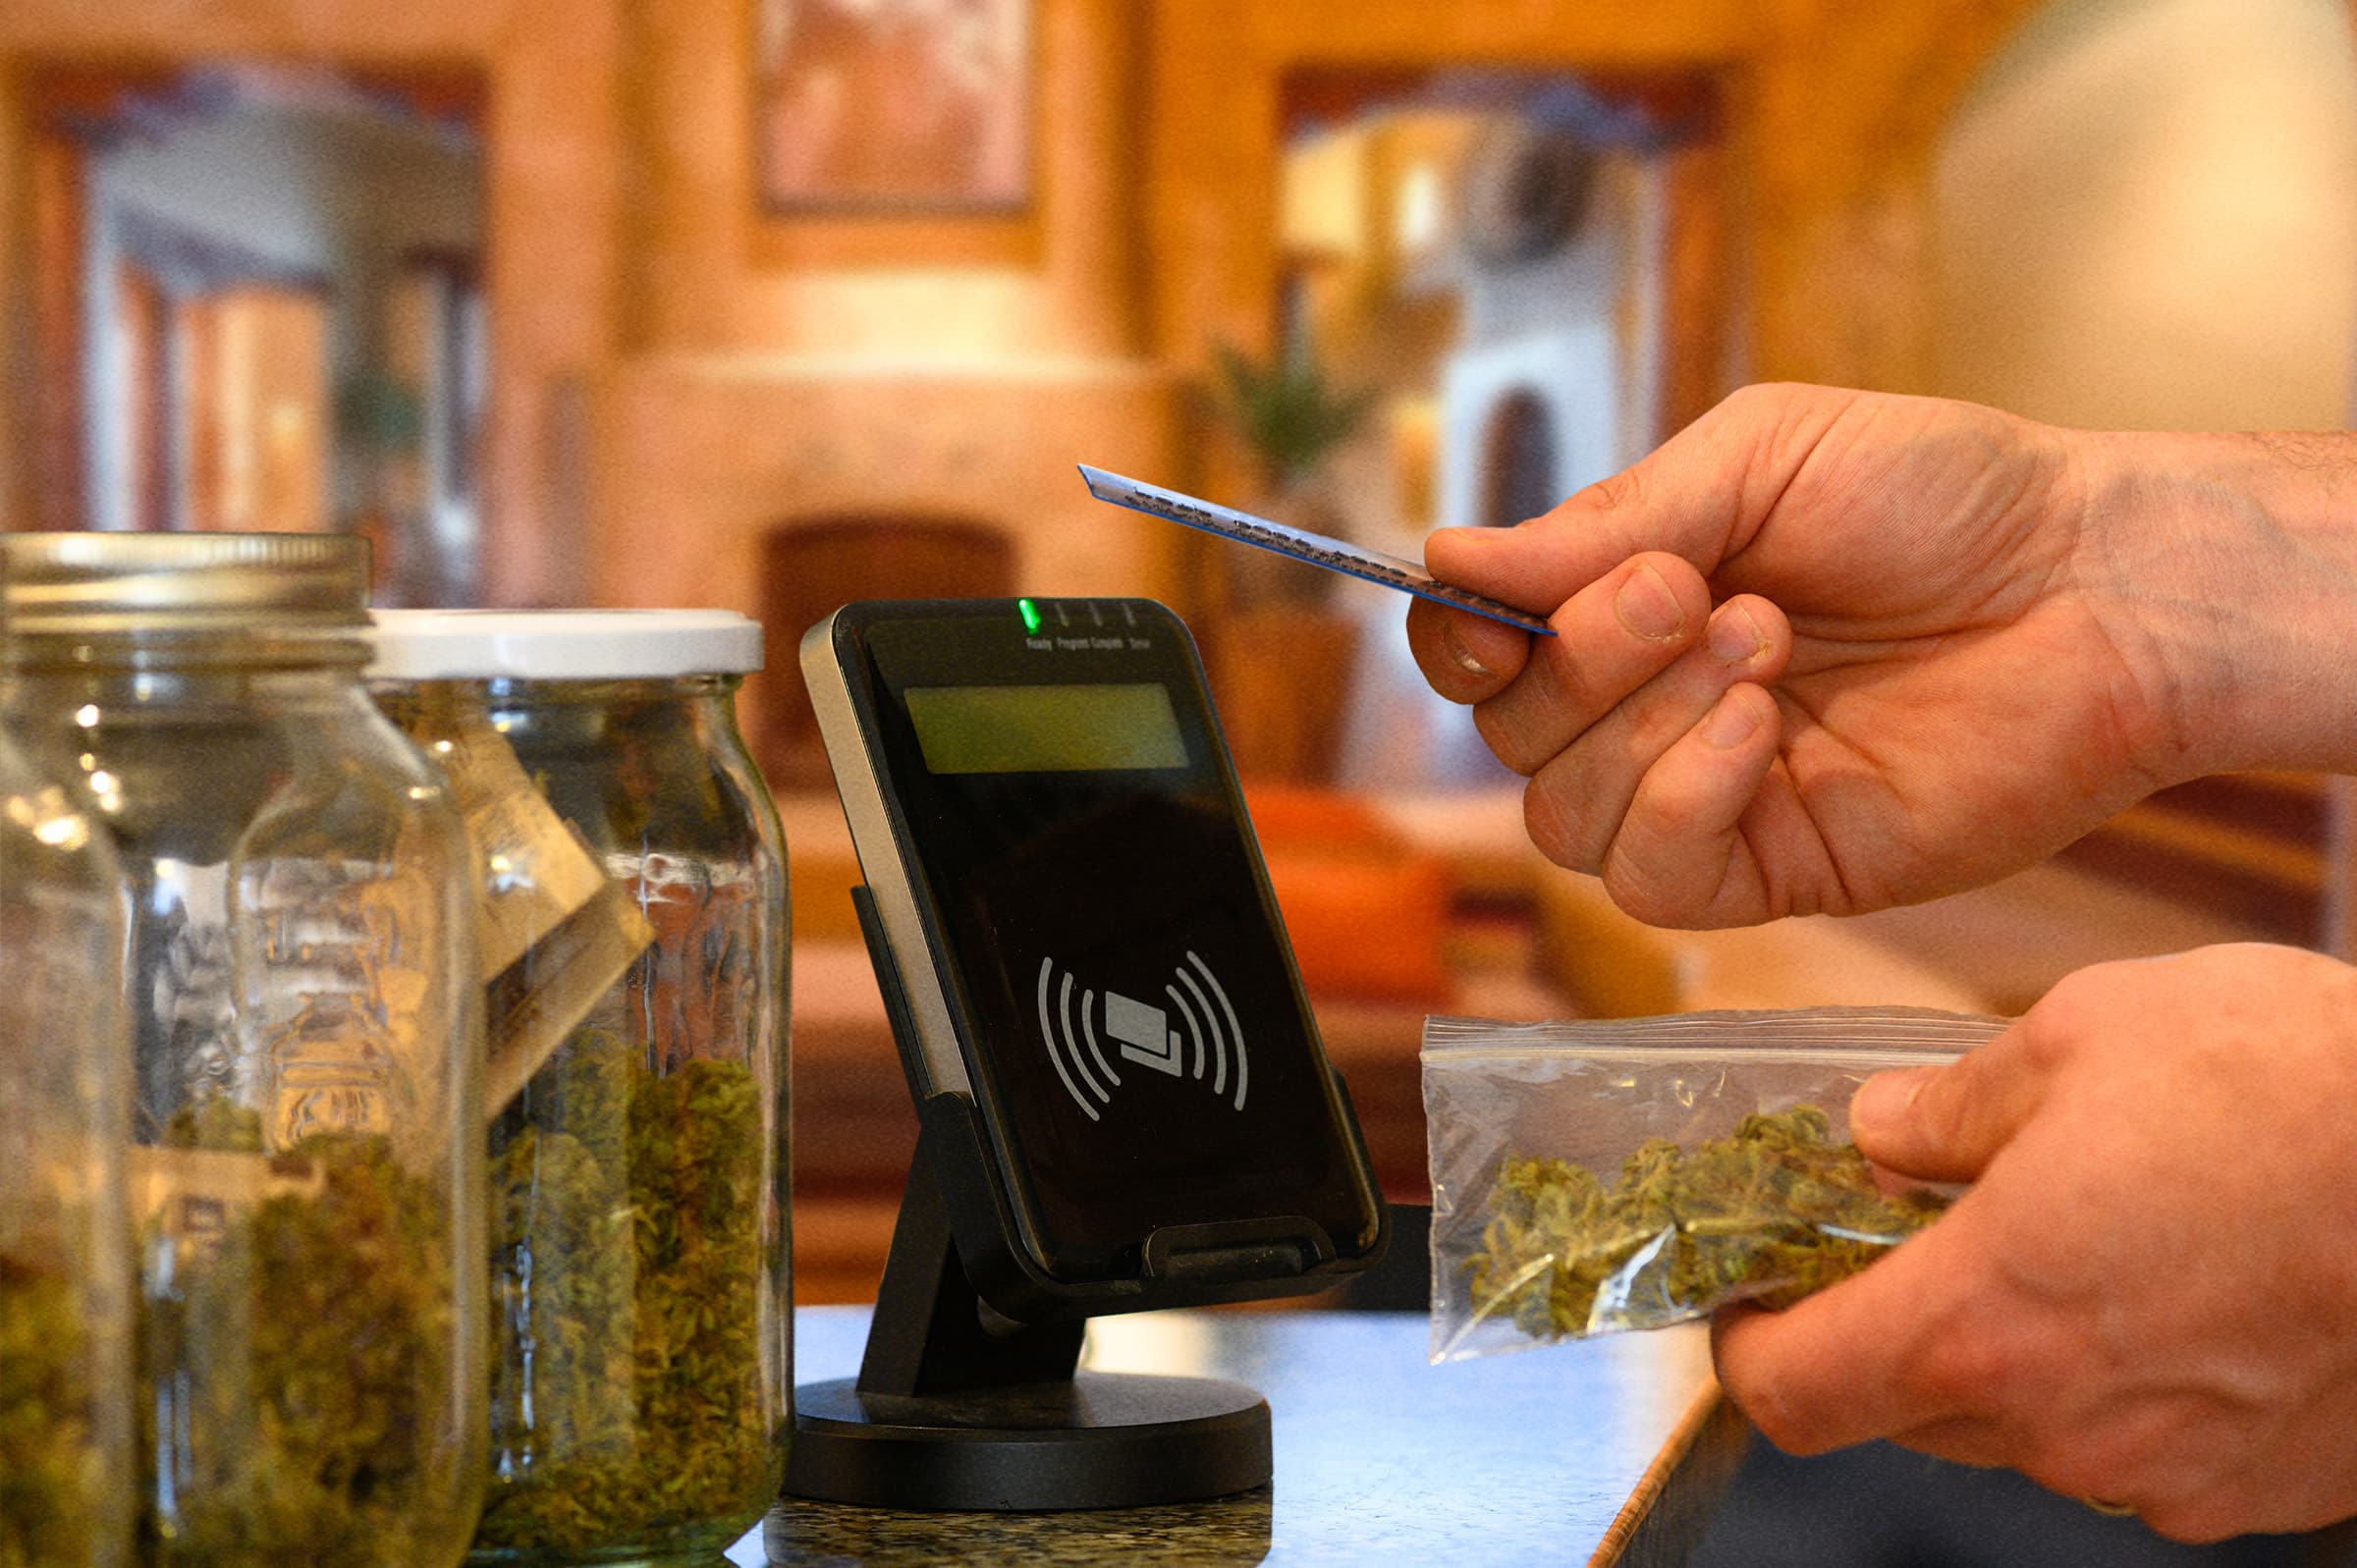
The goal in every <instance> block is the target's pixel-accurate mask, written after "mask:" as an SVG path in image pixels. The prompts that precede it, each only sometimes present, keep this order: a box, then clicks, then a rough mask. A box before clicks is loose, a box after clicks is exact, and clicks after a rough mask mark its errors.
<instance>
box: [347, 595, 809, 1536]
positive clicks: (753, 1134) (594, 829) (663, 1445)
mask: <svg viewBox="0 0 2357 1568" xmlns="http://www.w3.org/2000/svg"><path fill="white" fill-rule="evenodd" d="M760 663H761V632H760V627H759V626H758V625H757V624H756V623H755V622H751V621H748V620H746V619H745V618H744V617H741V616H738V615H735V614H731V613H727V612H717V611H716V612H704V611H543V612H526V613H503V612H476V611H427V610H417V611H379V612H378V614H377V631H376V659H375V664H374V666H373V669H372V678H373V680H374V682H375V690H376V693H377V698H378V701H379V702H380V703H382V704H383V705H384V707H385V709H386V711H387V712H388V713H390V714H391V715H392V716H393V717H394V718H395V719H396V720H397V721H398V722H399V723H400V724H401V725H402V727H403V728H404V729H405V730H408V731H409V733H410V735H411V739H413V740H415V741H416V742H417V743H418V744H419V745H420V746H421V747H422V748H423V749H424V750H425V751H426V752H427V754H428V755H429V756H434V757H436V758H438V759H439V760H440V761H441V763H442V765H443V767H444V770H445V772H446V773H447V775H448V777H449V779H450V784H451V789H452V792H453V794H454V795H455V796H456V797H457V798H458V800H459V803H460V806H461V809H462V811H463V812H464V814H465V816H466V822H467V826H468V829H469V832H470V833H471V834H472V836H473V838H474V840H475V853H476V855H477V857H478V864H479V865H480V868H481V873H482V876H481V883H480V888H479V892H478V905H477V922H476V926H477V931H478V933H479V934H480V942H481V944H482V950H481V952H480V954H479V957H478V962H477V973H478V975H479V977H480V978H481V979H482V980H483V981H484V983H485V985H486V986H488V987H489V997H490V1002H489V1015H490V1037H491V1044H490V1048H489V1052H488V1058H489V1066H488V1070H487V1072H486V1085H487V1087H486V1103H487V1108H488V1111H489V1115H490V1149H489V1155H490V1162H491V1194H492V1196H491V1215H492V1220H491V1223H492V1235H491V1245H490V1259H491V1294H492V1302H491V1314H490V1319H489V1338H490V1343H491V1365H492V1375H491V1427H490V1435H491V1453H490V1482H489V1488H488V1490H487V1491H486V1493H485V1497H484V1507H483V1522H482V1527H481V1529H480V1531H479V1532H478V1534H477V1535H476V1538H475V1547H474V1556H475V1557H476V1558H477V1559H478V1560H481V1561H486V1562H584V1561H610V1560H617V1559H624V1558H639V1557H643V1556H649V1555H670V1554H676V1553H699V1552H717V1551H718V1550H719V1549H721V1548H723V1547H725V1546H727V1545H728V1544H729V1543H730V1542H732V1541H735V1540H737V1539H738V1538H739V1537H740V1536H741V1535H742V1534H743V1533H744V1531H745V1530H746V1529H747V1528H749V1527H750V1526H751V1525H752V1524H753V1523H754V1522H755V1521H756V1520H758V1519H759V1518H760V1516H761V1514H762V1513H763V1512H764V1511H765V1510H766V1509H767V1508H768V1507H769V1505H770V1504H771V1503H772V1502H773V1501H774V1500H775V1498H776V1495H777V1491H778V1487H779V1485H780V1483H781V1481H782V1480H783V1475H784V1466H785V1448H784V1443H785V1440H786V1437H787V1433H788V1431H789V1428H790V1426H791V1422H792V1404H791V1401H792V1383H793V1379H792V1366H791V1356H792V1346H791V1341H790V1334H791V1324H792V1319H791V1314H790V1311H789V1305H790V1295H789V1280H788V1269H789V1263H788V1257H789V1250H788V1237H787V1180H788V1161H787V1146H786V1126H787V1123H786V1104H785V1077H784V1071H785V1060H786V1048H787V1041H786V1029H787V950H786V933H787V917H786V882H785V872H786V867H785V847H784V841H783V835H782V833H781V831H780V828H779V825H778V818H777V812H776V808H775V807H774V806H773V805H772V803H771V801H770V797H769V791H768V789H767V787H766V786H765V785H764V784H763V783H762V781H761V778H760V776H759V774H758V773H757V772H756V771H755V770H754V768H753V766H752V763H751V761H750V759H749V757H748V756H747V755H746V751H745V747H744V743H743V740H742V738H741V736H740V734H739V731H738V728H737V720H736V709H735V700H736V691H737V687H738V684H739V682H740V679H741V677H742V676H744V675H745V674H747V673H749V672H751V671H753V670H756V669H758V668H759V667H760Z"/></svg>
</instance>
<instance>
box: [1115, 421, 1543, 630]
mask: <svg viewBox="0 0 2357 1568" xmlns="http://www.w3.org/2000/svg"><path fill="white" fill-rule="evenodd" d="M1079 467H1080V477H1081V478H1083V479H1085V480H1087V481H1088V493H1089V494H1090V495H1092V496H1095V497H1096V498H1097V499H1098V500H1099V501H1110V502H1112V503H1113V504H1114V505H1115V506H1117V507H1127V508H1129V509H1130V510H1131V511H1133V512H1144V513H1150V514H1153V515H1154V516H1157V517H1167V518H1169V519H1170V520H1171V521H1173V522H1182V523H1184V524H1186V526H1188V527H1189V528H1200V529H1202V530H1203V531H1204V532H1205V533H1216V534H1218V535H1219V536H1220V537H1221V538H1223V539H1236V540H1241V541H1242V542H1243V543H1245V544H1248V545H1256V546H1258V547H1259V548H1261V549H1263V550H1274V551H1276V552H1277V553H1278V554H1279V555H1281V556H1290V557H1292V558H1293V559H1294V560H1295V561H1305V562H1307V563H1308V564H1309V565H1311V566H1313V567H1323V568H1326V569H1327V570H1328V571H1340V572H1344V573H1346V574H1348V575H1350V576H1353V577H1362V578H1364V579H1365V580H1367V581H1368V582H1379V583H1382V584H1383V585H1384V586H1385V587H1387V588H1397V589H1398V590H1399V591H1400V592H1402V593H1412V594H1416V595H1419V596H1420V597H1422V598H1426V599H1431V600H1434V601H1436V602H1438V603H1440V604H1445V605H1448V606H1450V607H1452V608H1453V609H1457V610H1469V611H1471V612H1472V613H1473V614H1474V615H1477V616H1487V617H1489V618H1490V619H1491V620H1492V621H1503V622H1506V623H1507V625H1509V626H1520V627H1521V628H1522V629H1523V630H1524V631H1535V632H1537V633H1538V634H1539V635H1541V636H1543V637H1552V636H1554V635H1555V628H1554V627H1552V626H1550V625H1548V624H1547V622H1546V620H1545V618H1543V617H1540V616H1534V615H1532V614H1531V613H1530V612H1528V611H1527V610H1516V609H1515V608H1514V607H1513V606H1512V605H1505V604H1500V603H1499V602H1498V601H1497V600H1495V599H1490V598H1485V597H1483V596H1482V595H1480V594H1477V593H1475V592H1473V591H1472V590H1471V589H1469V588H1459V587H1457V586H1455V585H1454V584H1453V583H1447V582H1442V581H1440V580H1438V579H1437V578H1435V577H1434V576H1433V574H1432V573H1431V572H1429V571H1426V570H1425V569H1424V568H1422V567H1420V566H1418V565H1416V564H1415V563H1414V562H1412V561H1408V560H1405V559H1403V558H1401V557H1398V556H1387V555H1385V554H1384V553H1383V552H1382V551H1380V550H1368V549H1365V548H1363V547H1361V546H1358V545H1354V544H1351V543H1349V542H1348V541H1347V540H1343V539H1329V538H1328V537H1326V535H1324V534H1322V533H1311V532H1310V531H1309V530H1308V529H1307V528H1293V527H1288V526H1287V525H1286V524H1284V523H1282V522H1272V521H1270V520H1269V519H1268V518H1266V517H1255V516H1253V515H1252V514H1250V513H1248V512H1237V511H1234V510H1233V509H1232V508H1229V507H1222V506H1217V505H1215V504H1213V503H1212V502H1209V501H1200V500H1197V499H1196V498H1195V497H1193V496H1186V495H1180V494H1179V493H1178V491H1176V490H1165V489H1163V488H1162V486H1160V485H1150V484H1147V483H1145V482H1144V481H1142V480H1138V479H1124V478H1123V477H1122V476H1121V475H1120V474H1118V473H1107V472H1106V471H1105V470H1104V469H1102V468H1092V467H1090V466H1089V465H1088V464H1087V463H1085V462H1084V463H1081V464H1080V465H1079Z"/></svg>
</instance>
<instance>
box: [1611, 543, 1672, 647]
mask: <svg viewBox="0 0 2357 1568" xmlns="http://www.w3.org/2000/svg"><path fill="white" fill-rule="evenodd" d="M1613 610H1614V612H1615V614H1617V615H1618V616H1619V618H1620V624H1622V625H1624V626H1626V627H1627V628H1628V629H1629V630H1630V631H1632V632H1634V633H1635V634H1636V635H1638V636H1640V637H1642V638H1644V639H1645V640H1646V641H1647V642H1668V641H1669V640H1670V639H1671V638H1672V637H1674V636H1676V635H1677V634H1678V633H1679V632H1681V631H1683V630H1685V629H1686V612H1685V608H1684V607H1683V606H1681V605H1680V604H1679V603H1678V602H1677V595H1676V594H1674V593H1672V592H1671V591H1670V582H1669V579H1668V578H1666V577H1664V576H1663V575H1662V574H1661V572H1659V571H1657V570H1656V569H1654V568H1653V566H1652V564H1651V563H1648V564H1646V565H1645V566H1642V567H1639V568H1637V569H1636V570H1635V571H1633V572H1631V573H1630V574H1629V578H1628V580H1627V581H1626V582H1624V583H1622V584H1621V585H1620V592H1619V594H1618V596H1617V597H1616V598H1615V599H1614V600H1613Z"/></svg>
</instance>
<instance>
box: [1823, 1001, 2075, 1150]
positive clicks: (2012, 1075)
mask: <svg viewBox="0 0 2357 1568" xmlns="http://www.w3.org/2000/svg"><path fill="white" fill-rule="evenodd" d="M2014 1038H2015V1037H2014V1034H2013V1033H2012V1032H2008V1033H2006V1034H2003V1035H2000V1036H1999V1037H1998V1038H1997V1039H1995V1040H1993V1041H1991V1042H1990V1043H1989V1044H1987V1045H1985V1046H1983V1047H1981V1048H1980V1049H1979V1050H1977V1051H1974V1052H1972V1053H1970V1054H1967V1055H1965V1056H1963V1057H1960V1058H1959V1059H1957V1060H1955V1061H1953V1062H1949V1063H1947V1064H1946V1065H1944V1066H1938V1067H1907V1068H1902V1069H1899V1070H1897V1071H1894V1072H1884V1073H1877V1074H1876V1075H1875V1076H1874V1077H1872V1078H1869V1079H1867V1080H1866V1081H1865V1082H1864V1083H1863V1084H1860V1085H1859V1086H1858V1092H1857V1094H1856V1095H1855V1096H1853V1097H1852V1098H1851V1100H1850V1103H1849V1135H1850V1137H1851V1139H1852V1140H1853V1141H1855V1143H1856V1144H1857V1146H1858V1152H1859V1153H1861V1154H1863V1155H1864V1156H1865V1157H1866V1158H1867V1159H1869V1160H1871V1161H1873V1162H1875V1163H1876V1164H1878V1165H1881V1166H1882V1167H1883V1168H1884V1169H1886V1170H1891V1171H1895V1172H1896V1173H1898V1174H1899V1175H1902V1176H1913V1177H1915V1178H1917V1179H1918V1180H1922V1181H1970V1180H1972V1179H1974V1178H1975V1177H1977V1176H1978V1175H1980V1173H1981V1171H1982V1170H1983V1169H1984V1168H1985V1167H1986V1166H1987V1165H1988V1163H1989V1162H1990V1161H1991V1160H1993V1159H1994V1158H1996V1156H1997V1152H1998V1151H1999V1150H2000V1149H2002V1148H2003V1147H2004V1146H2005V1145H2006V1144H2007V1143H2008V1142H2010V1141H2011V1140H2012V1137H2013V1135H2014V1134H2015V1133H2016V1132H2018V1131H2019V1130H2020V1129H2021V1127H2022V1126H2023V1124H2024V1123H2026V1122H2027V1121H2028V1120H2029V1119H2030V1117H2031V1116H2032V1115H2033V1114H2034V1113H2035V1112H2036V1111H2037V1109H2038V1107H2039V1105H2040V1104H2041V1103H2042V1102H2043V1101H2044V1100H2045V1098H2046V1077H2045V1074H2044V1073H2043V1072H2041V1071H2039V1070H2037V1069H2036V1068H2034V1067H2033V1066H2032V1065H2031V1064H2030V1061H2029V1059H2028V1054H2027V1053H2026V1052H2023V1051H2020V1050H2018V1049H2013V1050H2008V1049H2007V1046H2008V1044H2009V1043H2010V1042H2012V1041H2013V1040H2014Z"/></svg>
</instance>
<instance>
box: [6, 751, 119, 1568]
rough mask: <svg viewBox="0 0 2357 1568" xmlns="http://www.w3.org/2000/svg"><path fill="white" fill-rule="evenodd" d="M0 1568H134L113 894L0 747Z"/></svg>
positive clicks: (56, 795) (71, 828) (101, 857)
mask: <svg viewBox="0 0 2357 1568" xmlns="http://www.w3.org/2000/svg"><path fill="white" fill-rule="evenodd" d="M0 977H5V982H4V983H0V1568H32V1565H34V1564H38V1565H41V1568H122V1565H125V1564H128V1563H129V1562H130V1561H131V1532H132V1518H133V1507H132V1502H133V1493H132V1485H131V1408H132V1406H131V1398H132V1390H131V1299H130V1295H129V1293H128V1290H127V1287H126V1275H127V1274H128V1273H129V1271H130V1263H131V1243H130V1237H129V1235H128V1234H127V1232H126V1227H125V1223H124V1211H123V1127H124V1119H125V1115H126V1109H125V1096H124V1078H125V1060H124V1057H125V1051H126V1047H125V1041H124V1034H123V1004H122V992H123V891H122V880H121V873H120V872H118V871H117V870H116V867H115V859H114V856H113V854H112V853H111V852H110V851H109V849H108V847H107V844H106V841H105V838H104V837H103V835H102V834H101V833H100V832H99V831H98V830H97V828H96V826H95V825H94V824H93V823H92V822H91V821H90V819H89V817H88V816H87V814H85V813H83V812H81V811H78V810H77V809H76V808H75V806H74V804H73V802H72V801H70V800H69V799H68V798H67V797H66V792H65V791H64V790H63V789H62V788H60V787H58V786H57V785H55V784H44V783H42V782H40V781H39V780H37V779H36V778H35V776H34V775H33V773H32V771H31V769H30V768H28V767H27V765H26V764H25V761H24V759H23V758H22V757H20V756H19V755H18V753H17V750H16V747H15V745H14V744H13V743H12V742H10V740H9V739H8V737H7V736H6V735H5V734H0Z"/></svg>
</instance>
